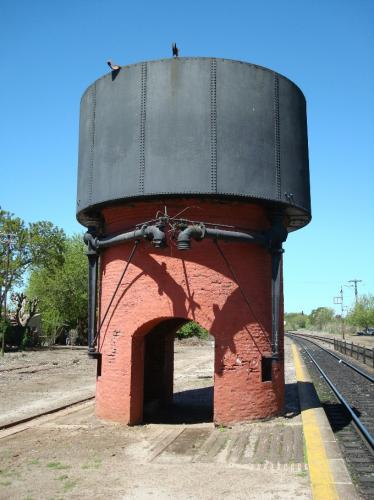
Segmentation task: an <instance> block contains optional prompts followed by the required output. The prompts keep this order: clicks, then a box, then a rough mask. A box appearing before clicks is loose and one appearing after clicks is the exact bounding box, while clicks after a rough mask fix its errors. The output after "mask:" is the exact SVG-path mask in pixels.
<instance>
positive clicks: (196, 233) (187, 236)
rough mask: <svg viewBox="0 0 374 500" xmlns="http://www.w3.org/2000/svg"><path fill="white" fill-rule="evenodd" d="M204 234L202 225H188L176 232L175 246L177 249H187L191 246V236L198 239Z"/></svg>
mask: <svg viewBox="0 0 374 500" xmlns="http://www.w3.org/2000/svg"><path fill="white" fill-rule="evenodd" d="M204 236H205V228H204V226H197V225H193V226H188V227H186V229H183V231H181V232H180V233H179V234H178V239H177V248H178V250H189V249H190V248H191V238H193V239H194V240H196V241H200V240H202V239H203V238H204Z"/></svg>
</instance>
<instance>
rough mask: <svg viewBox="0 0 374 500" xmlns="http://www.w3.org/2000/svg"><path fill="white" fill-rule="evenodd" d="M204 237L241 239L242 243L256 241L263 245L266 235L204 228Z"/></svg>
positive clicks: (229, 239)
mask: <svg viewBox="0 0 374 500" xmlns="http://www.w3.org/2000/svg"><path fill="white" fill-rule="evenodd" d="M205 237H206V238H212V239H215V240H225V241H241V242H243V243H258V244H260V245H265V244H266V243H267V240H266V237H265V235H264V234H261V233H256V232H253V233H243V232H241V231H227V230H226V229H217V228H206V229H205Z"/></svg>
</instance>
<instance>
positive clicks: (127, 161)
mask: <svg viewBox="0 0 374 500" xmlns="http://www.w3.org/2000/svg"><path fill="white" fill-rule="evenodd" d="M140 85H141V71H140V67H139V66H136V67H133V68H132V70H131V71H123V72H122V71H121V72H120V73H119V74H118V75H117V76H116V77H115V78H113V79H112V77H111V75H108V76H107V77H105V78H102V79H101V80H99V81H98V82H97V84H96V113H95V158H94V169H93V190H92V197H93V200H94V201H95V202H98V203H100V202H103V201H107V200H111V199H116V198H125V197H127V196H131V195H132V194H133V193H134V192H135V193H136V192H137V189H138V172H139V127H140V124H139V112H140Z"/></svg>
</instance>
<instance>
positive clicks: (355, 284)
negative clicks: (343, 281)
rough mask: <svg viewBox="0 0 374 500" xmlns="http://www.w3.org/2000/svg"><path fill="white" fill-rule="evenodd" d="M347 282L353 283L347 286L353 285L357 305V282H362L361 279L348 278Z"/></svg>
mask: <svg viewBox="0 0 374 500" xmlns="http://www.w3.org/2000/svg"><path fill="white" fill-rule="evenodd" d="M348 283H353V285H348V286H354V288H355V303H356V305H357V302H358V287H357V283H362V280H357V279H355V280H348Z"/></svg>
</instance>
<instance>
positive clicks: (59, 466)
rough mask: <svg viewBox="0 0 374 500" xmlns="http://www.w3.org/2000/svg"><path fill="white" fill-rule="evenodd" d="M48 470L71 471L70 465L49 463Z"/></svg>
mask: <svg viewBox="0 0 374 500" xmlns="http://www.w3.org/2000/svg"><path fill="white" fill-rule="evenodd" d="M47 467H48V469H54V470H63V469H71V466H70V465H65V464H62V463H61V462H49V463H48V464H47Z"/></svg>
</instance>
